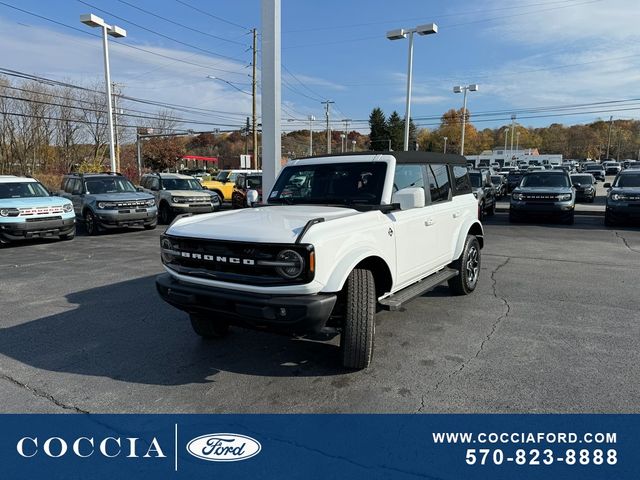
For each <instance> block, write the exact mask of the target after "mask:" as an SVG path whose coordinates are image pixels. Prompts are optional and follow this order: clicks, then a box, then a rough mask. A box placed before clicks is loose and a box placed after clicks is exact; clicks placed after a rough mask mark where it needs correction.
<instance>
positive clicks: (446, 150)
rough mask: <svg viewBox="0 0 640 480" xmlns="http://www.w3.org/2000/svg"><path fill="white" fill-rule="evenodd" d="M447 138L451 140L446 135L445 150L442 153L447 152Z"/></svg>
mask: <svg viewBox="0 0 640 480" xmlns="http://www.w3.org/2000/svg"><path fill="white" fill-rule="evenodd" d="M447 140H449V137H444V151H443V152H442V153H447Z"/></svg>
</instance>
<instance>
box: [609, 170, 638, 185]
mask: <svg viewBox="0 0 640 480" xmlns="http://www.w3.org/2000/svg"><path fill="white" fill-rule="evenodd" d="M626 177H635V178H636V179H637V185H620V180H622V179H623V178H626ZM613 187H615V188H640V171H638V172H637V173H636V172H633V173H628V174H626V175H618V176H617V177H616V179H615V182H613Z"/></svg>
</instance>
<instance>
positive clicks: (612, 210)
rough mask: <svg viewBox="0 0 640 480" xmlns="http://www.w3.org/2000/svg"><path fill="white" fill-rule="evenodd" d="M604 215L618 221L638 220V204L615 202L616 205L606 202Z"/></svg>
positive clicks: (639, 215) (639, 206)
mask: <svg viewBox="0 0 640 480" xmlns="http://www.w3.org/2000/svg"><path fill="white" fill-rule="evenodd" d="M606 214H607V215H608V216H609V217H610V218H611V219H613V220H618V221H625V220H627V221H629V220H633V221H637V220H640V202H635V203H630V202H617V204H613V203H610V202H607V206H606Z"/></svg>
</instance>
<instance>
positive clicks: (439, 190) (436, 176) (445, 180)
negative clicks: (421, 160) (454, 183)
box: [427, 164, 451, 203]
mask: <svg viewBox="0 0 640 480" xmlns="http://www.w3.org/2000/svg"><path fill="white" fill-rule="evenodd" d="M427 178H428V179H429V191H430V192H431V203H437V202H446V201H447V200H449V198H450V193H451V182H450V181H449V169H448V168H447V165H443V164H429V165H427Z"/></svg>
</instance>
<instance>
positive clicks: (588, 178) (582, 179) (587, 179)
mask: <svg viewBox="0 0 640 480" xmlns="http://www.w3.org/2000/svg"><path fill="white" fill-rule="evenodd" d="M571 181H572V182H573V183H580V184H583V183H587V184H592V183H593V175H591V174H589V175H571Z"/></svg>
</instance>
